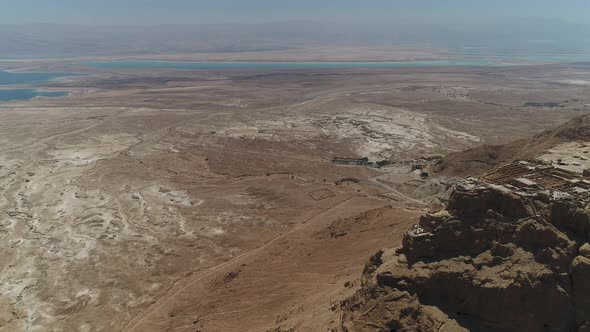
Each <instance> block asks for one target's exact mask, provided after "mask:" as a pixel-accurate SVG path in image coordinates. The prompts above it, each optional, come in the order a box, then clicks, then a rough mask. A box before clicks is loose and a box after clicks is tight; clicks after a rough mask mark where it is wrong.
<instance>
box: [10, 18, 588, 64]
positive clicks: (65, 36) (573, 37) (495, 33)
mask: <svg viewBox="0 0 590 332" xmlns="http://www.w3.org/2000/svg"><path fill="white" fill-rule="evenodd" d="M416 44H420V45H425V44H426V45H430V46H433V47H442V48H446V49H450V50H457V49H462V48H464V47H476V48H477V47H486V48H490V49H500V50H503V49H514V50H525V51H531V50H535V49H544V50H547V49H549V50H552V49H553V50H555V51H557V52H558V51H560V50H563V49H567V50H569V51H571V50H583V49H589V48H590V47H587V45H590V28H589V27H588V26H583V25H576V24H570V23H566V22H563V21H556V20H538V19H535V20H533V19H513V20H502V21H492V20H490V21H440V20H438V21H432V20H421V21H416V20H395V21H335V22H308V21H292V22H276V23H264V24H194V25H157V26H80V25H65V24H23V25H0V57H48V56H100V55H139V54H164V53H188V52H248V51H268V50H284V49H289V48H301V47H308V46H331V45H334V46H337V45H340V46H342V45H346V46H381V47H382V46H392V45H398V46H399V45H404V46H408V45H416Z"/></svg>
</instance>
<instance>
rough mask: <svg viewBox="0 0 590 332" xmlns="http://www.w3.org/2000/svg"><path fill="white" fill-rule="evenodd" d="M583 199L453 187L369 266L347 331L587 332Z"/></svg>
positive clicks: (589, 289) (350, 305) (589, 221)
mask: <svg viewBox="0 0 590 332" xmlns="http://www.w3.org/2000/svg"><path fill="white" fill-rule="evenodd" d="M589 216H590V212H589V211H588V210H587V208H586V206H585V203H584V202H580V201H575V200H567V199H553V198H551V199H548V198H547V197H546V196H543V195H519V194H517V193H514V192H512V191H510V190H506V188H504V187H500V186H495V185H489V184H482V183H478V184H477V185H474V186H471V187H461V186H459V187H457V188H456V189H455V191H454V192H453V194H452V195H451V198H450V201H449V203H448V206H447V209H446V210H444V211H441V212H438V213H432V214H427V215H424V216H423V217H422V218H421V220H420V222H419V224H418V225H415V226H414V227H413V228H412V229H411V230H410V231H408V232H407V234H406V236H405V238H404V240H403V245H402V246H401V247H398V248H393V249H386V250H382V251H380V252H378V253H377V254H376V255H375V256H374V257H373V258H371V260H370V262H369V263H367V265H366V267H365V271H364V274H363V279H362V280H363V284H362V287H361V289H360V290H359V291H358V292H357V293H356V294H355V295H354V296H353V297H351V298H349V299H348V300H346V301H344V302H343V303H342V310H343V311H344V314H343V321H342V329H343V330H344V331H588V330H589V329H590V244H589V243H588V240H589V231H590V218H589Z"/></svg>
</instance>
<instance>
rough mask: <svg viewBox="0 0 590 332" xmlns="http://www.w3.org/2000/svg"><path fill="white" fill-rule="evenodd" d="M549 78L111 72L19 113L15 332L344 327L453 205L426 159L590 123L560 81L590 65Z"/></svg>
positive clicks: (3, 128)
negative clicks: (339, 162) (359, 163)
mask: <svg viewBox="0 0 590 332" xmlns="http://www.w3.org/2000/svg"><path fill="white" fill-rule="evenodd" d="M56 66H60V65H59V64H57V65H56ZM535 68H536V67H535ZM535 68H532V67H531V68H529V67H527V68H520V67H518V68H511V69H506V68H496V69H489V68H484V69H482V68H463V69H457V68H445V69H428V70H425V69H420V68H417V69H412V70H410V69H398V70H387V71H378V70H366V71H360V70H353V71H346V70H344V71H341V72H340V71H339V72H335V71H330V72H325V71H318V72H309V71H294V72H288V73H272V72H244V71H239V72H236V71H231V72H194V71H149V72H142V71H119V72H115V71H108V70H106V71H103V72H98V71H94V72H92V73H93V75H94V76H91V77H83V78H82V77H81V78H78V79H76V80H71V81H62V82H54V83H52V84H50V85H48V86H45V87H44V88H48V89H71V91H72V92H73V93H72V96H70V97H67V98H58V99H49V98H40V99H36V100H33V101H27V102H14V103H3V104H0V278H1V279H2V280H3V283H2V284H1V285H0V330H2V331H119V330H125V331H128V330H133V331H160V330H169V331H196V330H201V331H227V330H244V331H264V330H273V329H275V328H280V329H283V330H289V329H294V330H296V331H317V330H325V329H327V328H329V327H332V326H334V322H336V321H338V311H337V310H332V309H331V308H333V307H334V305H336V304H337V303H338V302H339V301H340V300H341V299H343V298H344V297H346V296H347V295H349V294H350V293H352V292H353V291H354V289H355V288H356V287H358V278H359V277H360V272H361V270H362V265H363V262H364V261H365V260H366V259H367V258H368V257H369V256H371V255H372V254H373V253H374V252H375V251H376V250H378V249H379V248H381V247H391V246H394V245H395V244H396V243H398V242H399V240H400V236H401V234H402V233H403V231H405V229H406V228H407V227H408V225H410V224H411V223H412V222H413V221H414V219H415V218H416V217H417V216H418V215H420V213H421V212H422V211H423V210H424V209H427V208H428V207H429V206H430V205H431V204H435V203H436V200H433V199H432V197H433V195H437V194H441V193H444V191H445V190H446V189H447V185H448V184H447V183H445V182H441V180H440V179H421V178H420V177H419V176H418V175H417V174H415V173H412V172H410V164H411V161H412V160H413V159H415V158H418V157H420V156H422V155H423V154H431V153H445V152H448V151H454V150H459V149H462V148H465V147H471V146H474V145H477V144H482V143H501V142H506V141H510V140H514V139H518V138H521V137H526V136H528V135H530V134H532V133H534V132H536V131H538V130H541V129H544V128H549V127H554V126H555V125H556V123H558V122H561V121H563V120H566V119H569V118H571V117H573V116H575V115H577V114H580V113H582V112H585V111H587V107H586V106H587V105H588V104H589V101H588V99H586V98H587V96H588V93H587V92H588V91H587V89H588V87H587V86H585V85H575V86H574V87H572V86H571V85H567V87H566V86H565V85H563V83H560V82H563V81H564V80H579V79H580V77H581V76H582V74H583V73H587V72H588V71H587V70H588V69H587V68H574V69H575V70H574V69H571V68H563V67H548V68H536V69H535ZM555 101H557V102H559V105H560V106H557V107H555V106H551V107H549V106H543V105H541V106H530V105H528V106H526V103H527V102H537V103H539V102H555ZM532 120H534V121H532ZM568 151H569V150H568ZM334 156H343V157H361V156H368V157H370V158H371V159H372V160H380V159H389V160H391V161H392V165H391V166H389V167H386V168H384V169H374V168H368V167H353V166H336V165H332V164H331V163H330V159H331V158H332V157H334ZM342 180H344V181H342Z"/></svg>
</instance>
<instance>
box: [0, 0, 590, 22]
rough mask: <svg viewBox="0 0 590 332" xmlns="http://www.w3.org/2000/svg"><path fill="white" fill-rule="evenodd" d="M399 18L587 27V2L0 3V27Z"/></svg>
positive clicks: (123, 0) (69, 0) (196, 0)
mask: <svg viewBox="0 0 590 332" xmlns="http://www.w3.org/2000/svg"><path fill="white" fill-rule="evenodd" d="M402 17H403V18H406V19H408V18H409V19H431V18H437V19H502V18H521V17H522V18H550V19H560V20H565V21H569V22H572V23H582V24H587V22H586V21H590V20H589V18H590V0H0V24H1V23H4V24H21V23H68V24H85V25H157V24H174V23H182V24H184V23H189V24H195V23H196V24H198V23H264V22H274V21H288V20H316V21H320V20H348V19H359V20H365V19H379V20H383V19H395V18H402Z"/></svg>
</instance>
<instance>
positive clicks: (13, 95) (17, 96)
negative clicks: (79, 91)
mask: <svg viewBox="0 0 590 332" xmlns="http://www.w3.org/2000/svg"><path fill="white" fill-rule="evenodd" d="M67 95H68V93H67V92H64V91H55V92H41V91H38V90H35V89H9V90H3V89H0V101H17V100H30V99H33V98H36V97H64V96H67Z"/></svg>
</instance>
